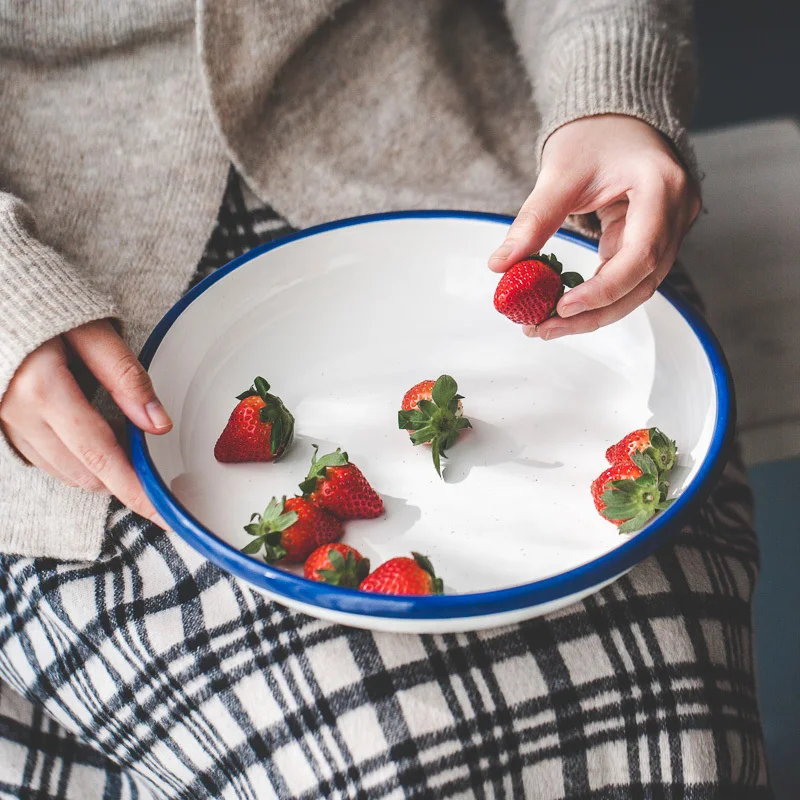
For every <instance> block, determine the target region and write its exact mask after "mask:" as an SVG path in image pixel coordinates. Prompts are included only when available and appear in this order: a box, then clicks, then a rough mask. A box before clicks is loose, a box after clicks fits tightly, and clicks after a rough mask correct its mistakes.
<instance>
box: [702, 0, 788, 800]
mask: <svg viewBox="0 0 800 800" xmlns="http://www.w3.org/2000/svg"><path fill="white" fill-rule="evenodd" d="M695 19H696V26H697V41H698V47H697V55H698V62H699V65H698V66H699V75H698V77H699V93H698V98H697V107H696V110H695V115H694V121H693V126H692V127H693V129H694V130H695V131H701V130H708V129H710V128H719V127H724V126H730V125H736V124H740V123H746V122H753V121H756V120H762V119H770V118H777V117H783V118H786V117H791V118H794V119H795V120H798V121H800V21H799V20H800V0H751V1H750V2H744V1H743V0H695ZM742 224H747V221H746V220H743V221H742ZM798 225H800V209H798ZM798 269H800V253H799V254H798ZM733 277H734V276H732V278H733ZM707 299H708V300H710V301H713V299H712V298H707ZM798 315H800V309H798ZM788 390H789V391H800V387H789V389H788ZM749 472H750V478H751V481H752V486H753V490H754V493H755V498H756V524H757V528H758V535H759V543H760V548H761V572H760V577H759V583H758V585H757V587H756V593H755V601H754V621H755V631H756V654H755V657H756V672H757V675H758V694H759V703H760V706H761V713H762V719H763V725H764V737H765V741H766V749H767V758H768V763H769V770H770V778H771V780H772V783H773V788H774V790H775V793H776V797H777V798H778V800H796V798H800V589H799V588H798V587H799V586H800V523H798V521H797V515H796V512H795V511H794V510H793V508H794V506H795V505H796V496H797V492H798V489H800V459H797V458H796V459H792V460H789V461H778V462H772V463H768V464H759V465H758V466H755V467H751V468H750V470H749Z"/></svg>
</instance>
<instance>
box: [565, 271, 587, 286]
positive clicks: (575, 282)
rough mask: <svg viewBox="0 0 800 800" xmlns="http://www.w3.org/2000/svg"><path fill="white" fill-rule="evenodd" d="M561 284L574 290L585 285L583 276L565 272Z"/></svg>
mask: <svg viewBox="0 0 800 800" xmlns="http://www.w3.org/2000/svg"><path fill="white" fill-rule="evenodd" d="M561 283H563V284H564V286H566V287H567V289H574V288H575V287H576V286H579V285H580V284H582V283H583V276H582V275H579V274H578V273H577V272H565V273H563V274H562V276H561Z"/></svg>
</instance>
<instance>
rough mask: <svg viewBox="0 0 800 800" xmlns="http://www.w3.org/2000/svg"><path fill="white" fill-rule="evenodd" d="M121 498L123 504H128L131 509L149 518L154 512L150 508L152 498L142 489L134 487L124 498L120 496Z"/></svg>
mask: <svg viewBox="0 0 800 800" xmlns="http://www.w3.org/2000/svg"><path fill="white" fill-rule="evenodd" d="M119 499H120V500H121V501H122V503H123V505H126V506H127V507H128V508H129V509H131V511H135V512H136V513H137V514H139V515H140V516H143V517H147V518H149V517H150V515H151V514H152V513H153V512H152V509H151V508H150V500H149V499H148V497H147V495H146V494H145V493H144V492H143V491H142V489H134V490H133V491H131V492H129V493H128V494H127V495H126V496H125V497H124V498H123V497H120V498H119Z"/></svg>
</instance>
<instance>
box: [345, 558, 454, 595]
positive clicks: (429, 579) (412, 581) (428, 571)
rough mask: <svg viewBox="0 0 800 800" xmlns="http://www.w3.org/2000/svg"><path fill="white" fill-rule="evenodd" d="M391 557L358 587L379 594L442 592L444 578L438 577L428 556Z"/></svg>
mask: <svg viewBox="0 0 800 800" xmlns="http://www.w3.org/2000/svg"><path fill="white" fill-rule="evenodd" d="M411 555H412V556H414V557H413V558H406V557H405V556H401V557H400V558H391V559H389V561H386V562H384V563H383V564H381V565H380V566H379V567H378V568H377V569H376V570H375V572H373V573H372V574H371V575H368V576H367V577H366V578H364V580H363V581H362V582H361V585H360V586H359V587H358V588H359V589H361V591H363V592H377V593H379V594H442V592H443V591H444V586H443V585H442V579H441V578H437V577H436V573H435V572H434V571H433V565H432V564H431V562H430V561H429V560H428V558H427V556H421V555H420V554H419V553H412V554H411Z"/></svg>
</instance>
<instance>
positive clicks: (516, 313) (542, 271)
mask: <svg viewBox="0 0 800 800" xmlns="http://www.w3.org/2000/svg"><path fill="white" fill-rule="evenodd" d="M562 268H563V265H562V264H561V262H560V261H559V260H558V259H557V258H556V257H555V256H554V255H549V256H546V255H544V253H535V254H534V255H532V256H528V258H526V259H524V260H523V261H518V262H517V263H516V264H514V266H513V267H511V269H509V270H508V272H506V273H505V275H503V277H502V278H500V282H499V283H498V284H497V289H496V290H495V293H494V307H495V308H496V309H497V310H498V311H499V312H500V313H501V314H505V315H506V316H507V317H508V318H509V319H510V320H511V321H512V322H516V323H518V324H519V325H539V324H540V323H542V322H544V321H545V320H546V319H547V318H548V317H552V316H553V315H554V314H555V313H556V305H557V304H558V301H559V300H560V299H561V295H562V294H564V287H569V288H572V287H573V286H577V285H578V284H579V283H583V278H582V277H581V276H580V275H578V273H577V272H564V273H563V274H562V272H561V270H562Z"/></svg>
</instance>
